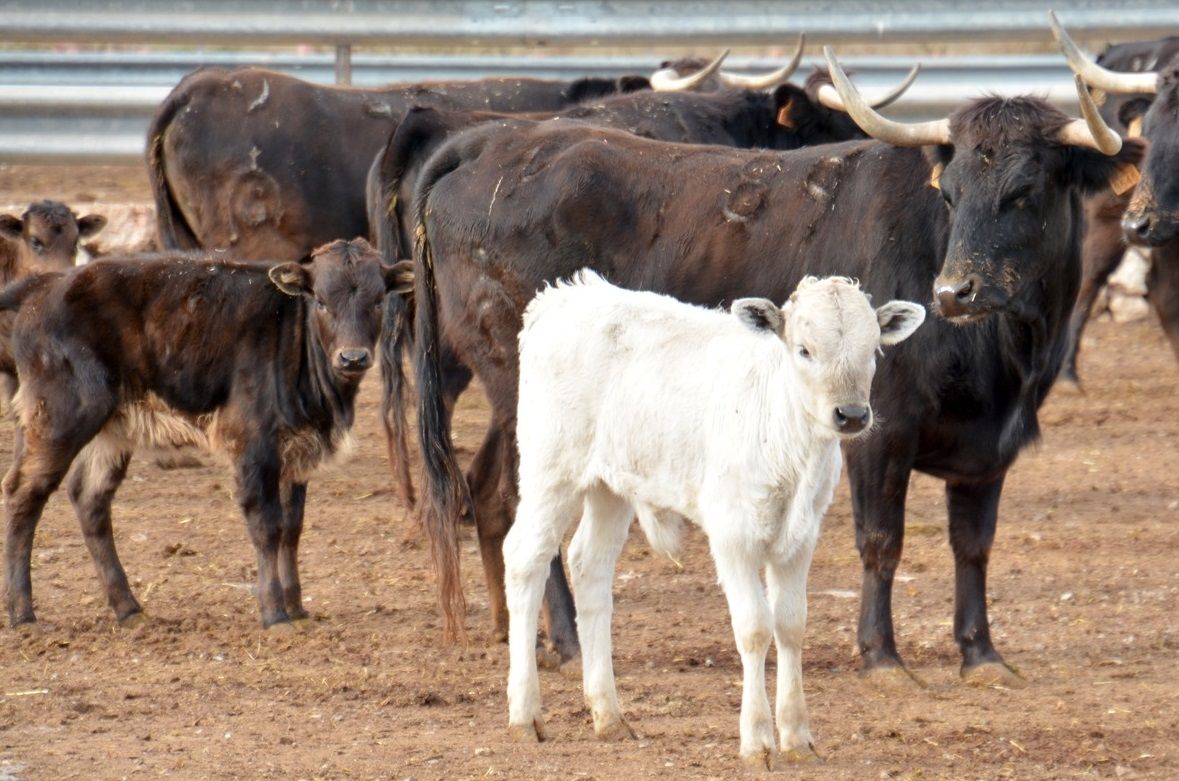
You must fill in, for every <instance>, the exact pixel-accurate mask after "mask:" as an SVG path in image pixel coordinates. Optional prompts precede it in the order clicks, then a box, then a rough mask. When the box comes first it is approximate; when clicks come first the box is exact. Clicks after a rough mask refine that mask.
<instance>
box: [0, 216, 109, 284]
mask: <svg viewBox="0 0 1179 781" xmlns="http://www.w3.org/2000/svg"><path fill="white" fill-rule="evenodd" d="M105 225H106V217H102V216H100V215H97V214H88V215H86V216H85V217H79V216H78V215H76V214H74V213H73V212H72V211H70V209H69V207H67V206H66V205H65V204H62V203H58V202H57V201H40V202H38V203H34V204H30V205H29V208H28V210H26V211H25V213H24V214H22V215H21V216H20V217H17V216H16V215H13V214H3V215H0V236H3V237H4V238H6V239H8V240H9V241H11V242H13V243H14V244H16V245H17V247H18V256H19V263H20V267H21V268H22V269H25V270H26V271H51V270H56V269H63V268H69V267H70V266H72V265H74V262H75V260H76V258H77V255H78V243H79V241H81V240H82V239H84V238H88V237H90V236H93V235H94V234H96V233H98V232H99V231H100V230H102V228H103V226H105Z"/></svg>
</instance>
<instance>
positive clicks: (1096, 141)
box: [1057, 74, 1122, 155]
mask: <svg viewBox="0 0 1179 781" xmlns="http://www.w3.org/2000/svg"><path fill="white" fill-rule="evenodd" d="M1073 81H1074V82H1075V83H1076V87H1077V97H1078V98H1079V99H1080V101H1081V115H1082V116H1083V117H1084V119H1074V120H1073V121H1072V122H1069V123H1068V124H1067V125H1065V126H1064V127H1062V128H1061V129H1060V135H1059V136H1057V140H1059V141H1060V143H1062V144H1067V145H1069V146H1086V147H1089V148H1090V149H1096V150H1097V151H1098V152H1101V153H1103V154H1107V155H1116V154H1117V153H1118V151H1119V150H1120V149H1121V148H1122V137H1121V136H1119V135H1118V134H1117V133H1115V132H1114V131H1113V129H1112V128H1110V126H1109V125H1107V124H1105V120H1104V119H1102V118H1101V112H1100V111H1098V110H1097V104H1096V103H1094V102H1093V96H1092V95H1090V94H1089V89H1088V88H1087V87H1086V86H1085V81H1084V79H1082V78H1081V77H1080V76H1079V75H1077V74H1074V75H1073Z"/></svg>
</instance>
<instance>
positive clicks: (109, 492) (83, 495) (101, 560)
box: [68, 435, 143, 626]
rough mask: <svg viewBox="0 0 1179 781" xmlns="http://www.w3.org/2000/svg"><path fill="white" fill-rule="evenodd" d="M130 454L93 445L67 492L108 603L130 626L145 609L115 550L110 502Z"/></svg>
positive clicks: (99, 441)
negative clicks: (129, 581) (133, 590)
mask: <svg viewBox="0 0 1179 781" xmlns="http://www.w3.org/2000/svg"><path fill="white" fill-rule="evenodd" d="M130 463H131V451H130V450H128V449H126V448H124V447H123V446H121V444H118V443H114V442H110V441H106V440H105V438H104V437H103V436H101V435H100V436H98V437H95V438H94V439H93V440H91V441H90V444H88V445H87V446H86V447H84V448H83V449H82V452H81V453H79V454H78V457H77V458H76V459H75V460H74V467H73V469H72V470H71V471H70V474H69V480H68V490H69V495H70V501H71V502H72V503H73V505H74V511H75V512H76V513H77V515H78V523H79V524H80V525H81V527H82V536H83V538H84V539H85V540H86V548H87V549H88V550H89V551H90V558H91V559H93V560H94V567H95V569H96V570H98V578H99V580H101V581H102V585H103V588H104V589H105V591H106V598H107V602H109V603H110V606H111V608H112V609H113V610H114V611H115V617H116V618H118V620H119V623H121V624H123V625H125V626H130V625H134V624H135V623H137V622H138V621H139V620H141V617H142V615H143V612H142V608H141V607H140V606H139V602H138V601H136V599H135V596H134V595H133V594H132V593H131V586H130V585H129V584H128V583H127V573H126V572H125V571H124V570H123V564H122V562H120V561H119V553H118V551H117V550H116V549H115V537H114V533H113V531H112V529H111V500H112V499H114V496H115V492H116V491H117V490H118V489H119V486H120V485H121V484H122V483H123V478H124V477H126V476H127V465H128V464H130Z"/></svg>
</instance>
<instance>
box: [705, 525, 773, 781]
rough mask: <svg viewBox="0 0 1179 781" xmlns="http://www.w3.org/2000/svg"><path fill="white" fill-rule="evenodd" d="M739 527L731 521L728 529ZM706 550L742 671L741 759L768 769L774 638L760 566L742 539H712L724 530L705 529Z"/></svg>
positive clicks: (769, 764) (770, 737)
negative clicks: (768, 662)
mask: <svg viewBox="0 0 1179 781" xmlns="http://www.w3.org/2000/svg"><path fill="white" fill-rule="evenodd" d="M739 525H740V524H738V523H735V522H731V523H730V524H729V526H730V527H732V526H739ZM705 528H706V529H708V530H709V533H710V535H711V536H710V537H709V540H708V543H709V547H710V548H711V550H712V557H713V559H714V560H715V561H716V574H717V578H718V580H720V584H721V588H723V589H724V592H725V599H726V600H728V603H729V617H730V619H731V620H732V624H733V636H734V637H735V638H736V641H737V650H738V652H740V654H741V668H742V670H743V671H744V675H743V683H742V690H741V722H740V723H741V759H742V760H743V761H744V762H745V763H746V764H749V765H753V766H754V767H758V768H766V769H772V767H773V762H774V756H775V755H776V754H777V749H776V747H775V746H776V743H775V741H774V722H773V719H772V717H771V715H770V701H769V698H767V697H766V652H767V651H768V650H769V647H770V639H771V637H772V636H773V631H774V624H773V615H772V613H771V611H770V604H769V602H768V601H767V600H766V592H765V588H764V587H763V586H762V583H761V577H760V573H759V572H758V569H759V566H760V563H761V562H760V561H759V559H758V558H757V557H756V556H754V555H752V554H751V553H750V552H749V551H748V543H747V542H746V541H745V540H741V539H733V538H728V537H724V536H722V535H717V534H714V533H713V532H714V530H716V529H718V528H723V527H722V526H721V525H720V524H709V523H707V522H706V524H705Z"/></svg>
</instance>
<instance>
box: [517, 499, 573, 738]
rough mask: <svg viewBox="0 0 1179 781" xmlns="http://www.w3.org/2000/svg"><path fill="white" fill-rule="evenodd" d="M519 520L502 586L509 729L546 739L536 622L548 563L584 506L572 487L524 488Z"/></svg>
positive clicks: (520, 736) (520, 733) (518, 735)
mask: <svg viewBox="0 0 1179 781" xmlns="http://www.w3.org/2000/svg"><path fill="white" fill-rule="evenodd" d="M521 488H522V490H521V496H520V504H519V506H518V508H517V510H516V522H515V523H514V524H512V528H511V529H510V530H509V531H508V534H507V537H505V538H504V569H505V573H504V575H505V577H504V587H505V591H506V592H507V603H508V658H509V668H508V728H509V729H510V730H511V732H512V734H513V735H514V736H515V737H517V738H521V739H531V740H544V738H545V734H544V722H543V720H542V719H541V715H540V681H539V679H538V678H537V672H536V625H537V619H538V615H539V613H540V602H541V598H542V597H543V596H544V584H545V578H547V577H548V573H549V562H550V561H551V560H552V558H553V556H555V555H556V554H557V551H559V550H560V548H561V538H562V537H564V536H565V530H566V529H568V528H569V524H570V523H572V521H573V519H574V518H576V517H577V516H578V515H579V514H580V511H581V504H582V498H581V495H580V494H578V493H576V492H574V491H573V490H572V489H571V487H570V486H555V487H551V488H548V489H545V490H542V491H539V492H534V491H531V490H523V489H524V486H521Z"/></svg>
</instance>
